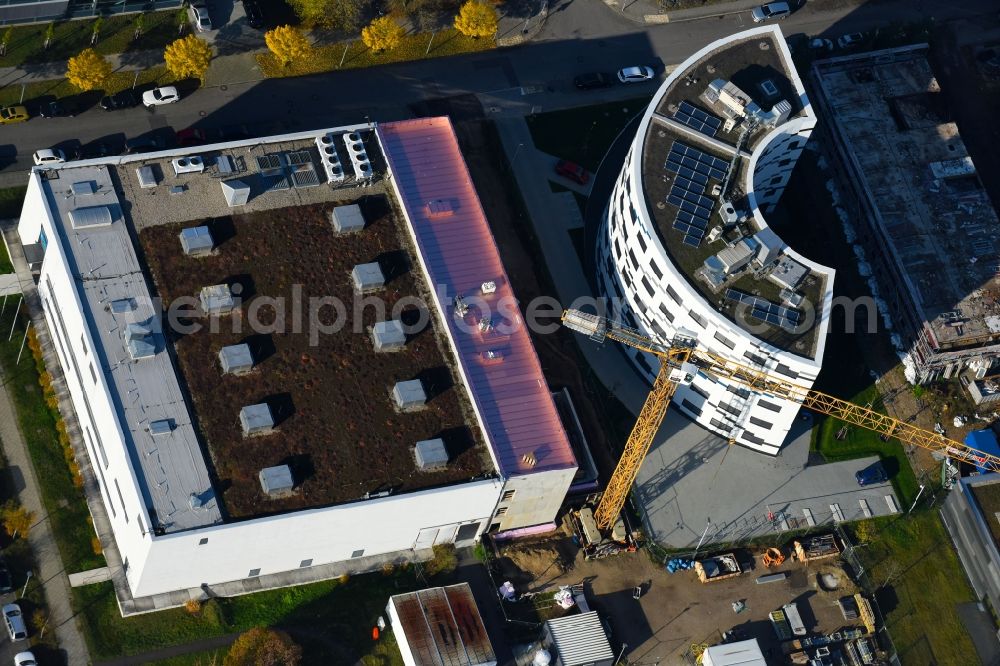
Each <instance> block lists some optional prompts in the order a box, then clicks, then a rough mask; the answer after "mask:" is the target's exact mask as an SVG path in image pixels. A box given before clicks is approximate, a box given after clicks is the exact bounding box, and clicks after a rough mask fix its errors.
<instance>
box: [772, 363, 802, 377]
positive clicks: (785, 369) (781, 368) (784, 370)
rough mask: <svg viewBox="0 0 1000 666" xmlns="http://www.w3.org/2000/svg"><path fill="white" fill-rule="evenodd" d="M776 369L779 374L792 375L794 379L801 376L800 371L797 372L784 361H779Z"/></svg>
mask: <svg viewBox="0 0 1000 666" xmlns="http://www.w3.org/2000/svg"><path fill="white" fill-rule="evenodd" d="M774 371H775V372H777V373H779V374H782V375H785V376H786V377H791V378H792V379H798V378H799V373H797V372H795V371H794V370H792V369H791V368H789V367H788V366H787V365H785V364H784V363H779V364H778V367H776V368H775V369H774Z"/></svg>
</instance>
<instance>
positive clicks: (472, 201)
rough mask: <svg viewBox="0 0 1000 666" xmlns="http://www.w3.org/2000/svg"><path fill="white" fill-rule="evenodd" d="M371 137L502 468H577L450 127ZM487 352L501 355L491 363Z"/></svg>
mask: <svg viewBox="0 0 1000 666" xmlns="http://www.w3.org/2000/svg"><path fill="white" fill-rule="evenodd" d="M378 133H379V139H380V140H381V143H382V149H383V150H384V152H385V155H386V159H387V160H388V162H389V167H390V169H391V170H392V174H393V178H394V179H395V182H396V187H397V189H398V190H399V192H400V195H401V197H402V200H403V205H404V207H405V208H406V212H407V215H408V216H409V218H410V222H411V224H412V225H413V230H414V235H415V236H416V239H417V245H418V247H419V250H420V253H421V255H422V257H423V260H424V263H425V265H426V266H427V270H428V272H429V273H430V278H431V282H432V283H433V284H432V286H433V287H434V289H435V297H436V298H440V299H442V303H441V305H442V307H443V308H444V310H445V312H447V313H448V317H447V324H448V327H449V328H450V329H451V335H452V337H453V338H454V340H455V344H456V347H457V348H458V352H459V362H460V363H461V364H462V367H463V369H464V370H465V375H466V377H467V378H468V381H469V388H470V389H471V392H472V396H473V399H474V400H475V401H476V405H477V406H478V408H479V412H480V414H482V416H483V420H484V421H485V423H486V429H487V436H488V438H489V443H490V446H491V447H492V448H493V451H494V454H495V455H496V458H497V460H498V461H499V463H500V468H501V472H502V473H504V474H508V475H509V474H514V473H527V472H532V471H536V472H537V471H542V470H552V469H567V468H571V467H576V466H577V465H576V457H575V456H574V455H573V449H572V447H571V446H570V443H569V439H568V438H567V437H566V431H565V430H564V429H563V426H562V422H561V421H560V419H559V414H558V412H557V411H556V406H555V403H554V402H553V401H552V396H551V395H550V394H549V389H548V386H547V385H546V383H545V378H544V377H543V375H542V368H541V365H540V364H539V363H538V356H537V355H536V354H535V348H534V346H533V345H532V344H531V338H530V336H529V334H528V330H527V328H526V326H525V324H524V320H523V318H522V316H521V311H520V309H519V308H518V307H517V301H516V300H515V297H514V292H513V290H512V289H511V287H510V281H509V280H508V279H507V273H506V271H504V267H503V263H502V262H501V261H500V253H499V252H498V251H497V246H496V243H495V242H494V241H493V234H492V233H491V232H490V228H489V224H488V223H487V221H486V215H485V213H484V212H483V208H482V205H481V204H480V202H479V197H478V195H477V194H476V190H475V188H474V187H473V184H472V179H471V178H470V177H469V171H468V169H467V168H466V166H465V160H464V159H463V158H462V153H461V151H460V150H459V148H458V141H457V140H456V138H455V132H454V130H453V129H452V126H451V121H450V120H449V119H448V118H420V119H417V120H406V121H401V122H393V123H384V124H379V125H378ZM484 282H495V283H496V292H495V293H493V294H489V295H482V294H481V285H482V284H483V283H484ZM456 295H461V296H463V298H465V299H466V302H467V304H468V305H469V306H470V310H469V314H468V315H466V317H465V319H464V320H462V319H460V318H458V317H457V316H456V315H455V309H454V301H453V299H454V297H455V296H456ZM480 299H481V300H480ZM501 303H503V304H505V305H506V307H504V308H503V311H502V312H498V309H499V306H500V304H501ZM484 308H488V309H489V312H490V313H491V315H492V322H493V330H491V331H488V332H485V333H483V332H480V330H479V328H478V326H477V323H478V322H479V320H480V319H481V318H483V316H484V314H483V313H484V312H485V311H486V310H485V309H484ZM504 314H506V315H507V316H506V317H505V316H503V315H504ZM486 352H499V353H500V354H502V356H503V358H502V360H495V359H493V360H488V359H486V358H484V353H486ZM526 454H532V455H534V458H535V460H536V463H535V465H534V467H532V466H531V465H529V464H527V463H525V462H524V460H523V456H525V455H526Z"/></svg>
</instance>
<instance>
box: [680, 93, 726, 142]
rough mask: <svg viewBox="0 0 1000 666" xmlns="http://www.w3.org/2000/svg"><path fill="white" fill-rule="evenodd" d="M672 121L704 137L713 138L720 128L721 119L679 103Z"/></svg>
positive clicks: (694, 107)
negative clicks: (682, 124)
mask: <svg viewBox="0 0 1000 666" xmlns="http://www.w3.org/2000/svg"><path fill="white" fill-rule="evenodd" d="M674 120H676V121H677V122H679V123H684V124H685V125H687V126H688V127H690V128H691V129H693V130H694V131H696V132H701V133H702V134H704V135H705V136H712V137H714V136H715V134H716V132H718V131H719V128H720V127H722V119H721V118H717V117H716V116H713V115H712V114H710V113H706V112H704V111H702V110H701V109H699V108H698V107H696V106H694V105H692V104H688V103H687V102H681V103H680V105H678V107H677V112H676V113H674Z"/></svg>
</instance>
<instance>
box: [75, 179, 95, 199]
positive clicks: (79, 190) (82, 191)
mask: <svg viewBox="0 0 1000 666" xmlns="http://www.w3.org/2000/svg"><path fill="white" fill-rule="evenodd" d="M96 191H97V183H95V182H94V181H92V180H82V181H80V182H78V183H73V194H75V195H76V196H78V197H79V196H86V195H88V194H93V193H94V192H96Z"/></svg>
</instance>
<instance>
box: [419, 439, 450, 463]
mask: <svg viewBox="0 0 1000 666" xmlns="http://www.w3.org/2000/svg"><path fill="white" fill-rule="evenodd" d="M413 456H414V458H416V461H417V467H418V468H419V469H423V470H430V469H440V468H442V467H445V466H446V465H447V464H448V449H447V448H446V447H445V445H444V440H443V439H441V438H440V437H438V438H437V439H424V440H421V441H419V442H417V443H416V445H415V446H414V447H413Z"/></svg>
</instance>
